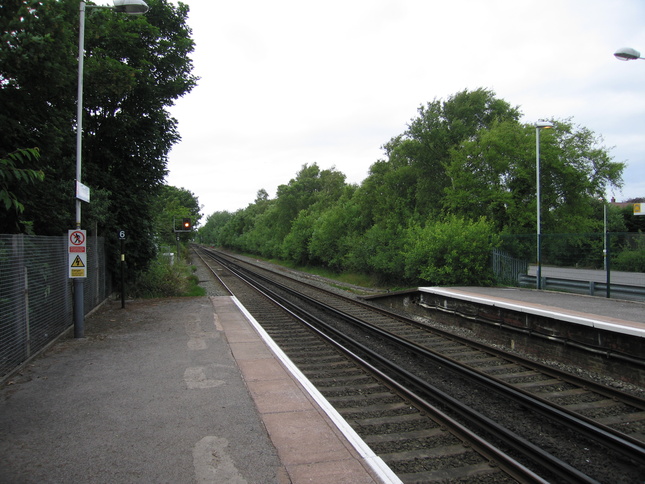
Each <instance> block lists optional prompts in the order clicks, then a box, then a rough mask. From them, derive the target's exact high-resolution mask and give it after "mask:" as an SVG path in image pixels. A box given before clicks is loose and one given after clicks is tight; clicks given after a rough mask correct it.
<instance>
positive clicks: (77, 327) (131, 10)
mask: <svg viewBox="0 0 645 484" xmlns="http://www.w3.org/2000/svg"><path fill="white" fill-rule="evenodd" d="M113 3H114V6H113V7H110V6H107V5H86V4H85V2H84V1H81V2H80V4H79V12H80V15H79V20H78V91H77V95H76V183H75V185H76V193H77V195H76V228H77V229H80V228H81V198H79V197H78V191H79V187H83V185H82V183H81V159H82V157H81V147H82V143H83V64H84V61H85V9H86V8H110V9H113V10H114V11H116V12H123V13H126V14H128V15H142V14H144V13H146V12H147V11H148V5H147V4H146V2H144V1H143V0H113ZM83 282H84V281H83V279H82V278H75V279H74V337H75V338H82V337H83V336H84V328H83V318H84V314H83V312H84V310H83V292H84V291H83V289H84V288H83Z"/></svg>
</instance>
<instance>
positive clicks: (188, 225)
mask: <svg viewBox="0 0 645 484" xmlns="http://www.w3.org/2000/svg"><path fill="white" fill-rule="evenodd" d="M181 226H182V228H183V229H184V230H191V229H192V223H191V221H190V219H189V218H185V219H184V220H183V222H182V224H181Z"/></svg>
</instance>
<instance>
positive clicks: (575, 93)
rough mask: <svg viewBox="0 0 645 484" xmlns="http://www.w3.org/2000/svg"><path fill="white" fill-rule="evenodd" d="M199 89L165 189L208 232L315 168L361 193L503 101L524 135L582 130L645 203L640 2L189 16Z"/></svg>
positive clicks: (382, 1)
mask: <svg viewBox="0 0 645 484" xmlns="http://www.w3.org/2000/svg"><path fill="white" fill-rule="evenodd" d="M184 3H186V4H188V5H189V7H190V15H189V25H190V26H191V28H192V29H193V38H194V40H195V43H196V49H195V52H194V53H193V56H192V57H193V61H194V67H195V70H194V73H195V75H197V76H199V77H200V78H201V80H200V81H199V84H198V86H197V87H196V88H195V89H194V90H193V91H192V92H191V93H190V94H188V95H186V96H185V97H184V98H182V99H180V100H178V102H177V103H176V106H174V107H173V108H171V113H172V115H173V116H175V117H176V118H177V120H178V121H179V131H180V133H181V136H182V141H181V142H180V143H179V144H178V145H176V146H175V147H174V148H173V150H172V152H171V153H170V156H169V166H168V168H169V170H170V173H169V176H168V178H167V182H168V184H170V185H173V186H176V187H182V188H186V189H188V190H190V191H191V192H193V193H194V194H195V195H196V196H197V197H198V198H199V202H200V204H201V205H203V209H202V213H203V215H204V219H203V221H202V223H203V222H205V220H206V217H207V216H208V215H210V214H212V213H213V212H216V211H222V210H227V211H231V212H232V211H235V210H237V209H240V208H245V207H246V206H247V205H248V204H250V203H253V201H254V200H255V198H256V194H257V191H258V190H259V189H261V188H264V189H265V190H267V192H268V193H269V196H270V197H271V198H274V197H275V195H276V188H277V187H278V185H281V184H286V183H288V182H289V180H291V179H292V178H294V177H295V175H296V174H297V172H298V171H299V170H300V169H301V167H302V165H304V164H305V163H307V164H312V163H314V162H315V163H317V164H318V165H319V166H320V168H321V169H327V168H331V167H335V168H336V169H337V170H339V171H341V172H342V173H344V174H345V175H346V176H347V181H348V182H349V183H360V182H361V181H363V179H364V178H365V177H366V176H367V174H368V169H369V167H370V165H372V164H373V163H374V162H375V161H377V160H378V159H379V158H384V154H383V151H382V150H381V146H382V145H383V144H385V143H386V142H387V141H389V140H390V138H392V137H394V136H396V135H399V134H401V133H403V132H404V131H405V129H406V127H407V124H408V123H409V121H410V120H411V119H413V118H415V117H416V115H417V108H418V107H419V106H420V105H422V104H426V103H427V102H429V101H433V100H434V99H441V100H445V99H447V98H448V97H449V96H451V95H453V94H455V93H457V92H459V91H462V90H463V89H471V90H472V89H477V88H479V87H483V88H488V89H491V90H493V91H494V92H495V93H496V95H497V97H499V98H502V99H504V100H506V101H507V102H509V103H510V104H511V105H512V106H519V107H520V110H521V111H522V113H523V114H524V118H523V120H522V121H523V122H526V123H533V122H535V121H536V120H538V119H540V118H552V117H554V118H556V119H564V118H569V117H571V118H572V120H573V122H574V123H575V124H578V125H580V126H584V127H587V128H589V129H591V130H592V131H594V132H595V133H596V134H599V135H602V136H603V138H604V146H606V147H608V148H611V150H610V154H611V155H612V156H613V158H614V160H615V161H622V162H626V163H627V168H626V169H625V171H624V180H625V186H624V188H623V190H622V191H616V192H614V193H608V196H612V195H613V196H615V197H616V198H617V199H618V201H621V200H623V199H627V198H633V197H638V196H645V156H644V149H645V90H644V89H643V87H644V86H645V62H643V61H630V62H619V61H618V60H616V59H615V57H614V56H613V53H614V51H615V50H616V49H618V48H619V47H625V46H628V47H633V48H635V49H637V50H640V51H642V52H644V53H645V29H644V28H643V24H644V23H645V2H643V1H642V0H611V1H608V0H560V1H557V2H544V1H534V0H450V1H446V0H443V1H439V0H327V1H325V2H313V1H307V0H297V1H296V0H272V1H267V0H235V1H225V0H222V1H220V0H184Z"/></svg>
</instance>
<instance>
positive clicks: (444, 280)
mask: <svg viewBox="0 0 645 484" xmlns="http://www.w3.org/2000/svg"><path fill="white" fill-rule="evenodd" d="M497 245H499V243H498V236H497V235H494V232H493V225H492V224H491V223H490V222H488V221H487V220H486V219H485V218H480V219H479V220H477V221H474V222H473V221H470V220H466V219H463V218H460V217H456V216H452V217H450V218H448V219H447V220H445V221H439V222H430V223H428V224H426V225H425V226H424V227H421V226H420V225H413V226H411V227H410V228H409V229H408V231H407V236H406V244H405V273H406V276H407V277H408V278H410V279H412V280H415V279H416V280H420V281H421V282H423V283H429V284H432V285H442V286H445V285H487V284H491V283H492V281H493V273H492V269H491V266H490V254H491V251H492V249H493V248H494V247H496V246H497Z"/></svg>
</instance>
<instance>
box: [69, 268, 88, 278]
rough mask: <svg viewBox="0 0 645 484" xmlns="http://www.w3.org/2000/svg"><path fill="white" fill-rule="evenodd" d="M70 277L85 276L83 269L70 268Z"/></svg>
mask: <svg viewBox="0 0 645 484" xmlns="http://www.w3.org/2000/svg"><path fill="white" fill-rule="evenodd" d="M70 277H85V269H70Z"/></svg>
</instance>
